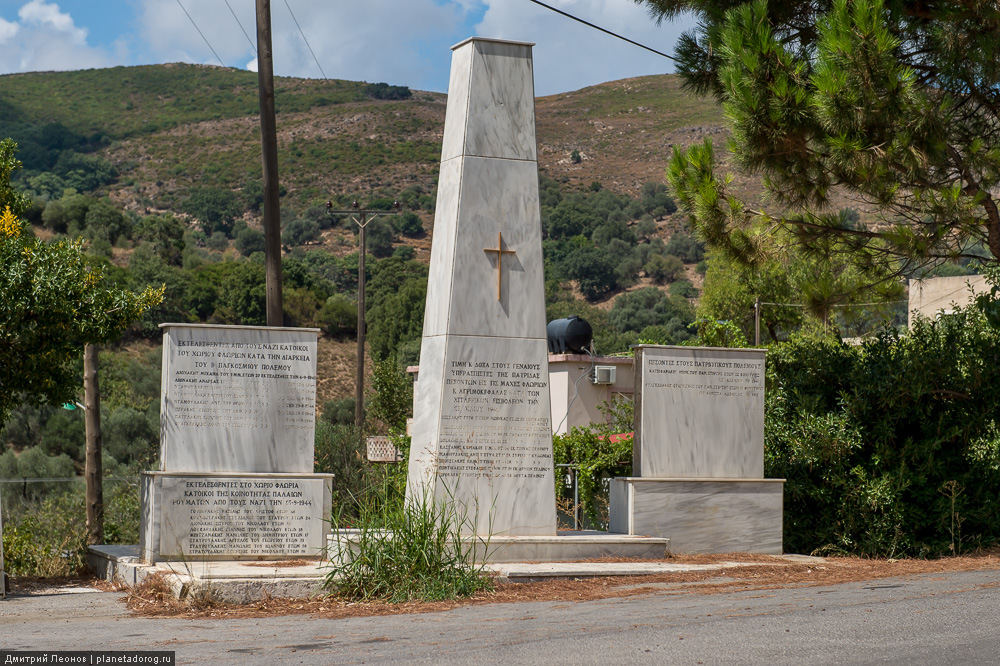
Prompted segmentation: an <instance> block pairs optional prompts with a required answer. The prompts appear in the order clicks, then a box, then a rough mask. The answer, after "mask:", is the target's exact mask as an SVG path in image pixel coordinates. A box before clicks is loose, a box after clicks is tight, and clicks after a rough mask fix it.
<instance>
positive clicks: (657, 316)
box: [608, 287, 694, 341]
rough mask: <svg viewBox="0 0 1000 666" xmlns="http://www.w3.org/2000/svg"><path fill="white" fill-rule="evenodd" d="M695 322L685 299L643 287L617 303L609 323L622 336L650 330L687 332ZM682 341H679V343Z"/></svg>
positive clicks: (613, 307) (623, 295) (612, 309)
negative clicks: (626, 333) (655, 327)
mask: <svg viewBox="0 0 1000 666" xmlns="http://www.w3.org/2000/svg"><path fill="white" fill-rule="evenodd" d="M693 321H694V309H693V308H692V307H691V305H690V304H689V303H688V302H687V301H686V300H684V299H681V298H675V297H671V296H668V295H667V294H665V293H663V292H662V291H660V290H659V289H657V288H656V287H644V288H642V289H636V290H635V291H632V292H629V293H627V294H622V295H621V296H619V297H618V298H617V299H615V304H614V305H613V306H612V307H611V312H610V314H609V315H608V322H609V323H610V324H611V325H612V326H614V327H615V329H617V330H618V331H620V332H626V331H641V330H643V329H644V328H646V327H647V326H666V327H668V328H670V329H674V330H678V331H684V333H682V337H681V338H680V340H683V339H686V338H687V337H689V336H688V334H687V333H686V330H687V327H688V325H689V324H691V322H693ZM678 341H679V340H678Z"/></svg>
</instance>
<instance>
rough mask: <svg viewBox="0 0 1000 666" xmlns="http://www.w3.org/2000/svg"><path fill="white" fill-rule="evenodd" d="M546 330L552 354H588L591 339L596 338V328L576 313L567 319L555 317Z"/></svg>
mask: <svg viewBox="0 0 1000 666" xmlns="http://www.w3.org/2000/svg"><path fill="white" fill-rule="evenodd" d="M545 332H546V334H547V335H548V338H549V352H550V353H552V354H565V353H566V352H577V353H580V354H586V353H588V351H589V347H590V341H591V340H593V339H594V329H592V328H591V327H590V324H588V323H587V320H586V319H580V318H579V317H577V316H576V315H570V316H568V317H566V318H565V319H553V320H552V321H550V322H549V325H548V326H547V327H546V328H545Z"/></svg>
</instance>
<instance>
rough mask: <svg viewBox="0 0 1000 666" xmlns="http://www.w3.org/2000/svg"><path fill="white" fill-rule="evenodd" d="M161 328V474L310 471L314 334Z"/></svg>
mask: <svg viewBox="0 0 1000 666" xmlns="http://www.w3.org/2000/svg"><path fill="white" fill-rule="evenodd" d="M161 328H162V329H163V366H162V367H163V376H162V380H161V382H162V390H161V420H160V465H161V466H160V469H161V470H163V471H172V472H209V471H211V472H254V473H261V472H299V473H306V472H312V470H313V446H314V437H315V426H316V348H317V335H318V332H319V331H318V329H305V328H264V327H257V326H206V325H197V324H163V325H161Z"/></svg>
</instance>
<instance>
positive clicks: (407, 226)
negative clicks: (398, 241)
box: [393, 210, 424, 236]
mask: <svg viewBox="0 0 1000 666" xmlns="http://www.w3.org/2000/svg"><path fill="white" fill-rule="evenodd" d="M393 221H394V223H395V226H396V230H397V231H398V232H399V233H401V234H403V235H404V236H419V235H420V234H422V233H424V223H423V221H422V220H421V219H420V216H419V215H417V214H416V213H414V212H413V211H410V210H408V211H406V212H405V213H403V214H402V215H399V216H397V217H395V218H393Z"/></svg>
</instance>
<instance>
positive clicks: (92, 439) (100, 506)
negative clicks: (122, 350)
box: [83, 345, 104, 545]
mask: <svg viewBox="0 0 1000 666" xmlns="http://www.w3.org/2000/svg"><path fill="white" fill-rule="evenodd" d="M83 419H84V423H85V424H86V430H87V453H86V461H85V462H84V476H85V477H86V480H87V543H88V544H90V545H97V544H102V543H104V470H103V464H102V461H101V394H100V387H99V386H98V384H97V346H96V345H84V347H83Z"/></svg>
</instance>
